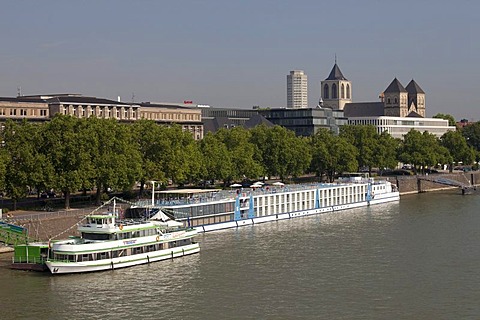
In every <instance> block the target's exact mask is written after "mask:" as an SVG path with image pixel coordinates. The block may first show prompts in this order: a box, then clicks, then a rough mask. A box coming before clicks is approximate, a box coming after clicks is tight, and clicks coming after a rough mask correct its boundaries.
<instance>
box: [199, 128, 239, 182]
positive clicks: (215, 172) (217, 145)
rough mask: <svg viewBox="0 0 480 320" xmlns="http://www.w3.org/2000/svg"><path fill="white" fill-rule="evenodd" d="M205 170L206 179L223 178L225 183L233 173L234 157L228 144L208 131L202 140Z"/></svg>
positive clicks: (201, 146)
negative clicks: (232, 157)
mask: <svg viewBox="0 0 480 320" xmlns="http://www.w3.org/2000/svg"><path fill="white" fill-rule="evenodd" d="M200 150H201V152H202V155H203V159H204V165H205V171H204V177H203V178H204V180H216V179H218V180H223V181H224V184H226V183H227V180H228V179H229V177H230V176H231V175H232V159H231V154H230V152H229V151H228V149H227V146H226V145H225V144H224V143H223V142H222V141H220V140H219V139H218V138H217V137H216V136H215V135H214V134H213V133H211V132H208V133H207V134H206V135H205V136H204V137H203V140H201V141H200Z"/></svg>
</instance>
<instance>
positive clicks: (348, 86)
mask: <svg viewBox="0 0 480 320" xmlns="http://www.w3.org/2000/svg"><path fill="white" fill-rule="evenodd" d="M347 99H350V85H349V84H347Z"/></svg>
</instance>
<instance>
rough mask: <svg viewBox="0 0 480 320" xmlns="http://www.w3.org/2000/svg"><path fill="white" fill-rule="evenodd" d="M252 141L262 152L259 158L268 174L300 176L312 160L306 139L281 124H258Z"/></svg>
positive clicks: (282, 176)
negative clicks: (268, 125)
mask: <svg viewBox="0 0 480 320" xmlns="http://www.w3.org/2000/svg"><path fill="white" fill-rule="evenodd" d="M251 133H252V136H251V139H250V141H251V142H252V143H253V144H254V145H255V146H256V148H257V149H258V150H259V152H260V157H258V158H259V160H260V161H261V163H262V167H263V168H264V170H265V173H266V174H267V175H268V176H280V179H282V180H283V179H284V178H286V177H288V176H290V175H294V176H298V175H300V174H302V173H304V172H305V170H306V169H307V168H308V166H309V164H310V160H311V156H310V152H309V149H308V144H307V142H306V140H305V139H303V138H299V137H296V136H295V133H294V132H293V131H291V130H288V129H286V128H284V127H281V126H274V127H271V128H268V127H266V126H258V127H256V128H254V129H252V130H251Z"/></svg>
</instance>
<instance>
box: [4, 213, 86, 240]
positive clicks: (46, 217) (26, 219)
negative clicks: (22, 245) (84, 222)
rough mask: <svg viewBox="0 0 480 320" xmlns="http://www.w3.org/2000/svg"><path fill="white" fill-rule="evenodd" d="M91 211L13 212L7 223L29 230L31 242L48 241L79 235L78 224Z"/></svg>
mask: <svg viewBox="0 0 480 320" xmlns="http://www.w3.org/2000/svg"><path fill="white" fill-rule="evenodd" d="M90 211H91V210H90V209H82V210H75V209H73V210H69V211H58V212H47V213H40V214H39V213H35V212H28V211H21V212H20V211H13V212H11V213H10V214H11V217H10V218H9V219H7V220H6V221H7V222H9V223H12V224H15V225H18V226H21V227H24V228H26V229H27V230H28V237H29V239H30V240H37V241H47V240H48V239H51V238H54V239H61V238H67V237H69V236H73V235H78V233H77V223H78V222H79V221H80V220H81V219H82V218H83V217H84V216H85V215H86V214H88V213H89V212H90Z"/></svg>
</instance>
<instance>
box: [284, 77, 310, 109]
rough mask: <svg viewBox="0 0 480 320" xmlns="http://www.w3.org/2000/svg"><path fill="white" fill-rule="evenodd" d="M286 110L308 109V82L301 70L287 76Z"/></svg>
mask: <svg viewBox="0 0 480 320" xmlns="http://www.w3.org/2000/svg"><path fill="white" fill-rule="evenodd" d="M287 108H292V109H299V108H308V82H307V75H306V74H305V73H304V72H303V70H293V71H290V74H289V75H287Z"/></svg>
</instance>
